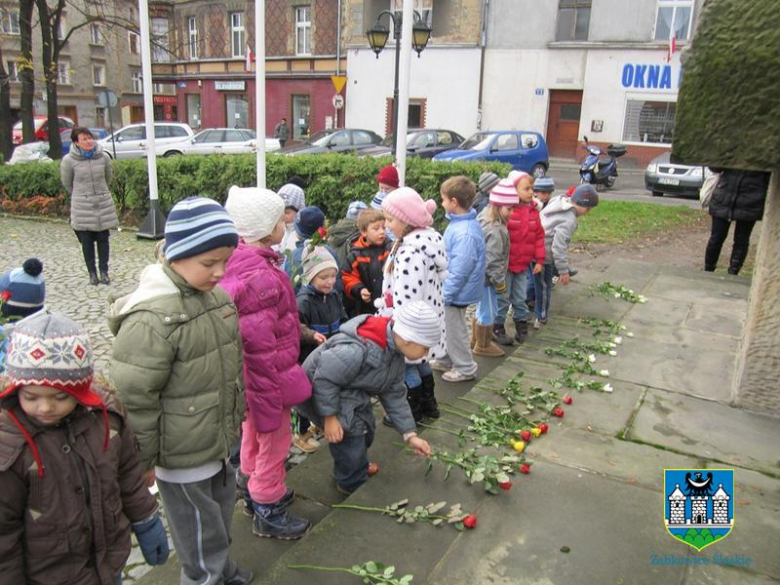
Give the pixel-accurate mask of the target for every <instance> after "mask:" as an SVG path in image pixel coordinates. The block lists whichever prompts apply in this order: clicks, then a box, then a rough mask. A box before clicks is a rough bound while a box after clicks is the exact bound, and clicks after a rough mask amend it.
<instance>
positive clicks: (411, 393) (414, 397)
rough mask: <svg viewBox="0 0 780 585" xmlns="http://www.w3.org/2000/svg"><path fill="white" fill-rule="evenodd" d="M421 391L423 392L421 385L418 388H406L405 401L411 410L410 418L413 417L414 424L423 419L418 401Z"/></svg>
mask: <svg viewBox="0 0 780 585" xmlns="http://www.w3.org/2000/svg"><path fill="white" fill-rule="evenodd" d="M422 391H423V385H422V383H421V384H420V385H419V386H414V387H413V388H408V389H407V391H406V399H407V400H408V401H409V408H411V409H412V416H413V417H414V422H416V423H418V422H420V421H421V420H422V419H423V413H422V410H421V408H420V399H421V397H422Z"/></svg>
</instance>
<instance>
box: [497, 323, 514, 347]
mask: <svg viewBox="0 0 780 585" xmlns="http://www.w3.org/2000/svg"><path fill="white" fill-rule="evenodd" d="M493 341H495V342H496V343H500V344H501V345H514V343H513V342H512V338H511V337H509V335H507V334H506V329H505V328H504V324H503V323H502V324H501V325H493Z"/></svg>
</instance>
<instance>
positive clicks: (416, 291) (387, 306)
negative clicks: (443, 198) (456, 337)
mask: <svg viewBox="0 0 780 585" xmlns="http://www.w3.org/2000/svg"><path fill="white" fill-rule="evenodd" d="M391 261H392V262H393V270H392V272H390V273H388V272H387V264H386V265H385V271H384V280H383V282H382V297H381V298H379V299H377V301H376V303H375V304H376V305H377V308H378V309H379V314H380V315H382V316H387V317H389V316H392V313H393V309H394V307H400V306H402V305H404V304H406V303H410V302H412V301H423V302H426V303H428V304H429V305H430V306H431V308H432V309H433V310H434V311H436V313H437V314H438V316H439V321H440V322H441V341H440V342H439V345H438V346H436V347H433V348H431V351H430V352H429V354H428V356H429V357H430V358H431V359H439V358H441V357H443V356H444V355H446V350H445V347H446V334H445V330H444V294H443V289H444V284H443V283H444V280H445V279H446V278H447V253H446V252H445V250H444V240H443V238H442V237H441V235H440V234H439V233H438V232H437V231H436V230H434V229H433V228H420V229H416V230H413V231H412V232H410V233H408V234H407V235H405V236H404V237H403V240H402V241H401V243H400V245H399V246H398V248H397V249H396V251H395V254H393V253H391V254H390V256H389V257H388V259H387V262H391Z"/></svg>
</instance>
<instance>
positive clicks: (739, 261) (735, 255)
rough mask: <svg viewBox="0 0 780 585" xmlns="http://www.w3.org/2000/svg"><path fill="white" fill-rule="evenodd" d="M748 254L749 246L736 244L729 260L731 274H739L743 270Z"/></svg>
mask: <svg viewBox="0 0 780 585" xmlns="http://www.w3.org/2000/svg"><path fill="white" fill-rule="evenodd" d="M747 255H748V248H747V246H745V247H739V248H738V247H737V246H734V247H733V248H732V249H731V259H730V260H729V271H728V272H729V274H739V271H740V270H742V265H743V264H744V263H745V258H747Z"/></svg>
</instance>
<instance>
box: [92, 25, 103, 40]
mask: <svg viewBox="0 0 780 585" xmlns="http://www.w3.org/2000/svg"><path fill="white" fill-rule="evenodd" d="M89 42H90V44H91V45H102V44H103V34H102V33H101V32H100V27H99V26H98V25H96V24H90V25H89Z"/></svg>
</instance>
